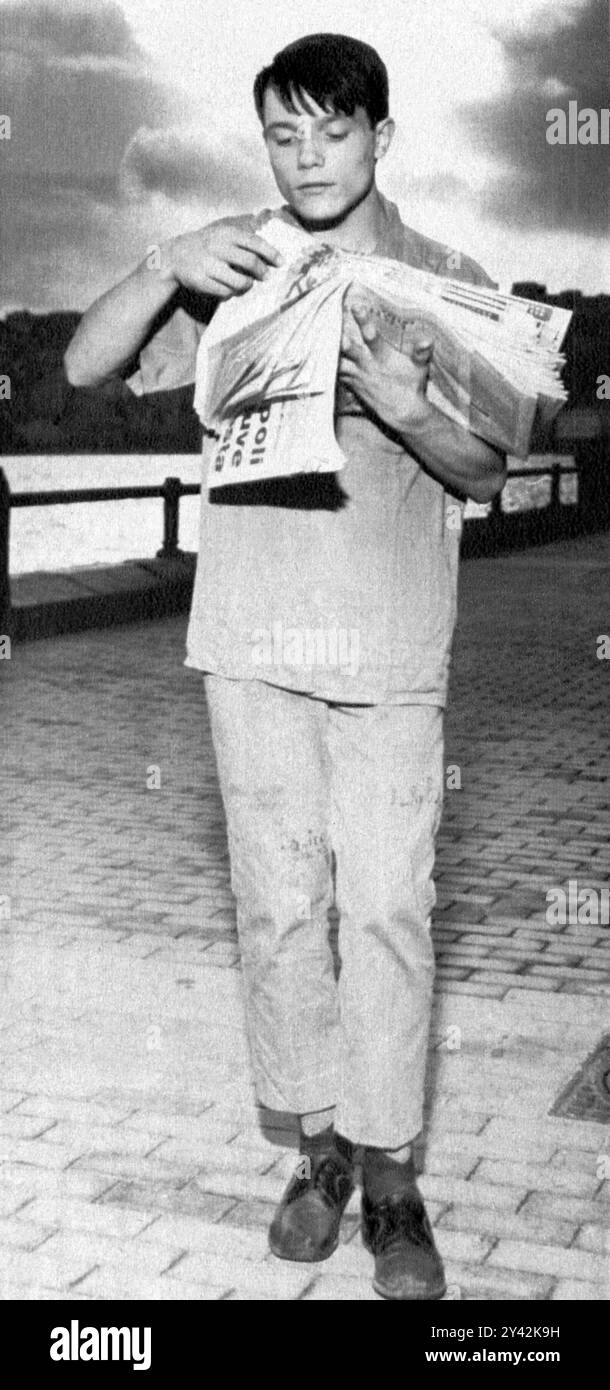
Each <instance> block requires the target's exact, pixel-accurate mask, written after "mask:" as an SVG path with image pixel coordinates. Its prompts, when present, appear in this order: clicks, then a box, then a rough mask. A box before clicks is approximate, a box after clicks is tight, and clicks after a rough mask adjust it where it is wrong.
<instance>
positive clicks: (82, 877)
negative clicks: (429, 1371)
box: [0, 535, 610, 1301]
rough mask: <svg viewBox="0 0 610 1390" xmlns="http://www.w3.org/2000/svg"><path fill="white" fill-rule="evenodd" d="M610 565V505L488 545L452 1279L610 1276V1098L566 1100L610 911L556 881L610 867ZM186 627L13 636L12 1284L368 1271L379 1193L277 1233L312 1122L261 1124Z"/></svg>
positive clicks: (7, 813) (427, 1186) (449, 868)
mask: <svg viewBox="0 0 610 1390" xmlns="http://www.w3.org/2000/svg"><path fill="white" fill-rule="evenodd" d="M147 564H148V565H149V567H150V566H151V565H152V570H153V574H152V576H151V583H153V582H154V583H155V584H156V583H157V577H156V574H155V562H154V561H153V562H147ZM174 568H175V567H174ZM144 572H145V571H144V570H142V573H144ZM180 573H181V571H180V568H179V566H178V569H177V570H176V572H175V574H174V576H173V579H174V580H176V582H177V580H178V579H179V577H180ZM609 574H610V538H609V537H608V536H604V535H601V536H597V537H594V538H590V539H589V540H588V541H584V540H582V541H574V542H564V543H561V544H556V545H552V546H548V547H544V548H542V549H541V550H538V551H535V552H529V551H528V552H526V553H523V554H519V555H512V556H503V557H498V558H495V559H487V560H477V561H475V560H472V561H467V562H465V563H464V564H463V566H462V573H461V588H460V616H459V622H458V631H457V635H456V641H455V649H454V650H455V656H454V662H453V669H452V676H451V690H450V703H449V709H448V714H447V721H446V762H447V764H454V765H455V764H457V765H458V766H459V767H460V770H461V788H459V789H458V788H452V789H451V790H449V789H448V790H447V792H446V796H445V808H444V815H443V822H442V825H441V830H440V834H439V840H438V855H437V883H438V904H437V912H436V917H435V923H434V937H435V945H436V948H437V953H438V960H439V972H438V976H437V981H436V985H437V988H436V992H435V1003H434V1015H433V1027H432V1034H431V1040H430V1056H429V1068H428V1082H427V1094H426V1122H425V1130H424V1134H423V1136H422V1141H421V1143H419V1144H418V1146H417V1161H418V1164H419V1166H420V1168H421V1170H422V1177H421V1185H422V1190H423V1192H424V1194H425V1197H426V1201H427V1202H428V1204H429V1207H430V1212H431V1215H432V1218H433V1221H434V1223H435V1226H436V1230H437V1235H438V1240H439V1245H440V1247H441V1249H442V1251H443V1254H444V1257H445V1259H446V1262H447V1275H448V1280H449V1282H450V1290H449V1293H448V1298H461V1299H464V1300H470V1299H472V1300H474V1301H483V1300H485V1299H491V1300H493V1301H503V1300H507V1301H510V1300H512V1299H521V1300H528V1301H529V1300H536V1301H561V1300H567V1299H595V1300H597V1299H600V1300H601V1299H605V1298H607V1297H608V1292H609V1290H610V1284H609V1278H608V1265H609V1247H608V1239H607V1230H608V1213H609V1211H610V1123H608V1122H606V1123H600V1122H599V1121H598V1122H595V1123H594V1122H591V1121H589V1120H587V1119H584V1118H583V1119H567V1118H565V1117H560V1116H554V1115H553V1114H552V1113H551V1111H552V1107H553V1105H554V1103H555V1101H556V1099H557V1097H558V1095H559V1094H560V1093H561V1091H562V1090H563V1088H564V1087H565V1086H566V1085H567V1083H568V1082H569V1081H570V1079H571V1078H572V1077H573V1076H574V1075H575V1074H576V1073H577V1071H578V1070H579V1068H580V1066H581V1065H582V1064H583V1062H584V1060H585V1059H586V1058H587V1056H588V1055H589V1054H590V1053H591V1052H592V1051H593V1049H594V1048H595V1047H596V1045H597V1043H598V1042H599V1040H600V1037H601V1036H602V1034H603V1033H604V1032H605V1031H607V1029H608V1024H607V993H608V987H609V985H610V975H609V969H608V963H609V954H610V926H609V925H607V924H605V923H604V921H603V920H602V918H601V916H600V920H599V921H598V922H593V923H592V922H590V921H587V922H579V921H578V920H574V921H568V922H565V923H563V922H557V921H547V920H546V907H547V893H548V892H549V890H557V889H563V890H564V891H566V892H567V889H568V883H569V880H570V879H574V878H576V879H577V880H578V885H579V887H589V888H591V889H593V888H596V889H598V890H603V889H604V888H605V887H606V886H607V885H608V884H609V882H610V861H609V859H608V851H607V844H608V825H609V824H610V796H609V788H610V766H609V762H608V756H607V708H608V680H609V677H610V664H609V663H608V662H604V661H602V660H599V659H598V656H597V645H596V644H597V637H598V636H599V634H601V633H604V632H606V631H607V629H608V609H607V580H608V576H609ZM128 579H129V572H128V569H127V571H125V570H124V572H123V577H122V579H121V580H120V581H119V583H118V589H117V590H115V591H114V594H115V597H116V596H117V594H118V597H120V592H123V593H125V592H127V589H126V588H125V584H126V583H127V580H128ZM138 582H140V581H139V580H138ZM147 582H148V581H147ZM91 584H92V585H93V584H94V585H95V587H96V593H95V595H94V598H95V601H96V602H98V601H99V602H102V601H103V600H104V601H105V597H108V596H111V591H112V589H113V586H112V581H111V579H107V578H106V577H104V576H103V575H101V574H100V573H98V574H97V575H96V576H95V579H91ZM53 585H55V586H56V587H55V588H54V587H53ZM75 585H76V581H75V580H74V579H72V580H70V579H69V578H65V577H64V578H62V577H61V576H59V577H57V576H56V577H55V579H54V580H53V582H51V580H49V585H48V588H47V591H46V592H47V598H49V599H50V600H51V602H52V603H53V602H55V601H56V600H57V601H59V600H61V601H62V602H63V601H64V600H66V601H67V599H68V597H69V593H70V592H72V591H73V590H74V588H75ZM121 585H122V586H123V588H122V589H121ZM62 586H64V587H63V588H62ZM119 590H120V592H119ZM28 593H29V596H30V598H31V599H32V602H34V599H35V593H36V588H35V585H33V584H32V585H30V587H29V590H28V585H27V584H25V582H24V585H23V588H22V594H23V596H24V599H25V597H26V596H27V595H28ZM38 593H39V597H40V601H41V603H42V602H43V600H44V594H42V592H41V590H40V588H39V590H38ZM185 630H186V614H185V613H182V614H174V615H172V616H167V617H164V618H162V619H160V620H158V621H146V622H132V623H130V624H125V625H123V626H114V627H111V628H106V629H89V630H84V631H79V632H72V633H70V634H65V635H63V636H54V637H52V638H51V637H48V638H45V637H42V638H40V639H39V640H37V641H31V642H16V643H15V644H14V645H13V650H12V654H11V658H10V660H7V661H4V662H2V663H1V667H0V681H1V682H2V687H3V689H2V709H3V724H2V738H3V748H2V758H3V770H4V788H5V791H4V798H5V799H4V807H3V814H4V828H5V831H6V833H5V836H4V840H3V844H2V849H1V850H0V969H1V971H2V977H1V984H2V992H3V1019H2V1031H1V1036H0V1042H1V1044H2V1046H1V1048H0V1174H1V1175H2V1184H1V1189H2V1190H1V1200H0V1291H1V1294H2V1296H3V1297H6V1298H11V1297H15V1298H21V1297H38V1298H48V1299H53V1298H61V1297H63V1296H70V1297H78V1298H82V1299H83V1300H85V1299H93V1300H96V1299H104V1298H108V1297H119V1298H124V1299H126V1300H128V1299H136V1298H140V1297H141V1298H146V1297H151V1298H155V1299H158V1300H163V1299H167V1300H172V1299H179V1298H186V1299H204V1300H206V1299H209V1300H217V1299H230V1300H231V1301H239V1300H244V1301H247V1300H251V1299H257V1300H259V1299H264V1300H271V1299H273V1300H278V1299H279V1300H300V1299H303V1300H305V1301H341V1300H346V1301H348V1300H352V1299H353V1300H358V1301H360V1300H363V1301H370V1300H372V1299H375V1298H376V1297H377V1296H376V1295H375V1294H374V1293H373V1291H372V1289H371V1287H370V1278H369V1276H370V1261H369V1257H368V1256H367V1255H366V1252H365V1251H364V1250H363V1248H362V1245H361V1240H360V1234H359V1230H358V1200H357V1197H356V1198H354V1200H353V1202H352V1204H350V1208H349V1211H348V1213H347V1214H346V1218H345V1230H344V1232H343V1240H342V1243H341V1248H340V1250H339V1251H338V1252H337V1254H336V1256H335V1257H333V1259H331V1260H330V1261H329V1262H328V1264H327V1265H326V1266H325V1267H324V1269H323V1270H319V1269H316V1270H313V1271H312V1269H311V1268H304V1267H303V1266H289V1265H288V1266H285V1265H284V1264H283V1263H282V1262H278V1261H275V1260H274V1259H273V1257H272V1256H271V1255H270V1254H269V1252H268V1251H267V1247H266V1234H265V1233H266V1227H267V1225H268V1222H269V1219H270V1214H271V1212H272V1211H273V1204H274V1202H276V1201H277V1199H278V1197H279V1195H280V1193H281V1191H282V1189H283V1186H284V1183H285V1181H286V1177H287V1175H288V1173H289V1172H290V1171H291V1168H292V1165H293V1164H294V1160H295V1147H294V1144H295V1134H294V1126H292V1128H291V1125H290V1123H289V1121H288V1120H286V1118H285V1117H284V1119H283V1120H282V1117H277V1119H276V1122H275V1124H274V1125H272V1126H269V1125H268V1126H266V1128H265V1130H263V1129H262V1127H261V1115H260V1112H259V1111H258V1109H257V1106H256V1104H255V1098H254V1095H253V1091H252V1084H251V1078H250V1073H249V1067H248V1049H247V1041H246V1034H245V1025H244V1015H243V995H242V987H241V978H240V970H239V946H238V942H237V938H236V929H235V911H234V906H233V901H232V895H231V891H230V882H229V863H228V851H227V842H226V831H225V825H224V817H223V812H222V804H221V800H220V795H219V791H218V785H217V780H216V771H215V763H214V755H213V750H212V746H211V741H210V734H209V726H208V721H207V715H206V710H205V702H204V697H203V685H202V680H201V677H200V674H199V673H198V672H195V671H192V670H188V669H187V668H185V667H184V664H183V662H184V654H185V649H184V643H185ZM151 766H153V767H154V768H156V769H158V772H159V778H158V779H157V781H158V783H159V785H157V786H155V787H150V786H149V785H148V784H149V781H150V777H149V771H150V768H151ZM608 1120H609V1121H610V1113H609V1116H608Z"/></svg>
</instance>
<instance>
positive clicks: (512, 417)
mask: <svg viewBox="0 0 610 1390" xmlns="http://www.w3.org/2000/svg"><path fill="white" fill-rule="evenodd" d="M264 236H265V238H266V240H267V241H270V242H271V243H272V244H273V245H275V246H277V248H278V250H280V251H281V252H282V254H283V256H284V264H282V265H281V266H279V267H278V268H277V269H272V270H270V271H269V272H268V274H267V276H266V277H265V279H264V280H262V281H255V283H254V285H253V286H252V288H251V289H250V290H248V292H247V294H245V295H243V296H236V297H234V298H232V299H230V300H228V301H227V302H226V303H224V304H222V305H221V306H220V308H219V309H218V311H217V312H216V314H215V316H214V318H213V319H212V322H211V323H210V325H209V327H208V328H207V329H206V332H205V333H204V334H203V337H202V339H201V343H200V346H199V351H198V355H197V366H196V387H195V402H194V403H195V409H196V410H197V412H198V414H199V416H200V418H201V420H202V421H203V424H204V426H205V427H206V429H207V430H208V431H210V432H212V433H213V434H215V435H216V436H217V437H218V438H217V443H216V445H215V446H214V447H213V449H212V457H211V462H210V469H209V476H208V486H209V487H211V488H212V487H219V486H221V485H222V486H225V485H226V484H228V483H236V482H244V481H247V480H249V479H255V478H258V479H262V478H272V477H281V476H286V475H288V474H294V473H315V472H320V473H325V472H336V471H338V470H339V469H341V468H343V466H344V464H345V462H346V459H345V455H344V453H343V452H342V450H341V449H340V447H339V444H338V442H337V439H336V436H335V429H334V419H335V415H334V409H335V392H336V385H337V373H338V366H339V356H340V343H341V333H342V326H343V315H344V311H345V309H346V307H347V306H349V305H350V303H352V304H353V303H354V302H356V300H357V301H358V302H359V303H360V304H362V303H363V302H366V303H367V304H368V305H369V307H370V309H371V311H372V312H373V314H374V317H375V319H376V321H377V326H378V332H379V334H380V336H381V337H383V338H386V339H387V340H388V341H389V342H390V343H391V344H392V345H393V346H394V347H395V348H397V349H398V351H400V352H404V353H406V354H410V352H411V350H412V346H413V342H414V340H415V339H416V338H418V337H419V336H420V335H421V334H422V333H425V334H426V335H431V337H432V339H433V342H434V349H433V356H432V362H431V367H430V376H429V382H428V388H427V390H428V399H429V400H430V401H431V402H432V404H433V405H435V406H436V407H437V408H438V409H439V410H440V411H442V412H443V413H444V414H446V415H448V416H449V417H451V418H452V419H454V420H457V421H459V422H460V423H461V424H463V425H465V426H466V427H467V428H468V429H470V430H472V432H473V433H474V434H476V435H479V436H480V437H481V438H482V439H485V440H487V442H488V443H490V444H493V445H494V446H495V447H496V448H498V449H500V450H502V451H505V452H506V453H510V454H514V455H516V456H517V457H519V458H526V457H527V455H528V452H529V444H530V438H531V433H532V428H533V424H534V419H535V417H536V415H538V416H539V417H541V418H542V420H543V421H544V422H545V423H549V422H550V421H551V420H552V419H553V418H554V416H555V415H556V414H557V411H558V410H559V409H560V407H561V405H562V404H563V402H564V400H565V399H566V392H565V389H564V387H563V384H562V381H561V369H562V365H563V363H564V361H565V358H564V357H563V356H562V354H561V351H560V349H561V344H562V342H563V340H564V337H565V334H566V330H567V327H568V324H569V322H570V318H571V314H570V312H569V310H566V309H560V308H556V307H555V306H553V305H550V304H542V303H540V302H538V301H537V300H536V301H534V300H528V299H520V298H517V297H516V296H513V295H508V294H501V293H500V292H499V291H497V290H494V289H489V288H487V287H485V286H479V285H472V284H469V283H466V282H464V281H461V280H452V279H446V278H444V277H443V276H439V275H435V274H433V273H432V272H430V271H424V270H417V269H415V268H414V267H413V266H409V265H405V264H403V263H402V262H399V261H395V260H390V259H387V258H383V257H380V256H370V255H362V254H358V253H353V252H346V251H341V250H338V249H337V248H335V247H331V246H328V245H326V244H325V243H321V242H319V241H317V240H315V239H314V238H312V237H310V236H308V235H307V234H306V233H303V232H299V231H298V230H297V229H296V228H293V227H290V226H288V224H287V223H286V222H283V221H282V220H281V219H280V218H278V217H274V218H272V219H271V220H270V221H269V222H268V223H266V224H265V228H264Z"/></svg>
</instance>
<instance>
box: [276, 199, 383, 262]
mask: <svg viewBox="0 0 610 1390" xmlns="http://www.w3.org/2000/svg"><path fill="white" fill-rule="evenodd" d="M291 212H292V215H293V217H295V218H296V220H297V221H299V222H300V223H301V225H302V226H304V227H306V229H307V231H308V232H309V234H310V236H313V237H316V239H317V240H318V241H325V242H326V243H327V244H328V245H330V246H337V247H339V248H340V249H341V250H342V251H363V252H371V251H372V250H373V249H374V247H375V246H376V244H377V242H378V241H379V238H380V236H381V234H382V230H383V228H384V225H385V212H384V207H383V202H382V198H381V194H380V192H379V189H378V188H377V186H376V184H373V186H372V188H370V189H369V192H368V193H367V195H366V197H365V198H363V199H362V201H361V202H360V203H358V204H357V205H356V207H354V208H351V210H350V211H349V212H348V213H347V216H346V217H343V218H342V219H341V221H340V222H335V223H330V224H328V223H327V224H324V225H323V226H320V225H319V224H318V225H316V224H315V223H307V222H304V221H303V219H302V218H297V217H296V213H295V212H294V210H293V209H291Z"/></svg>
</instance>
